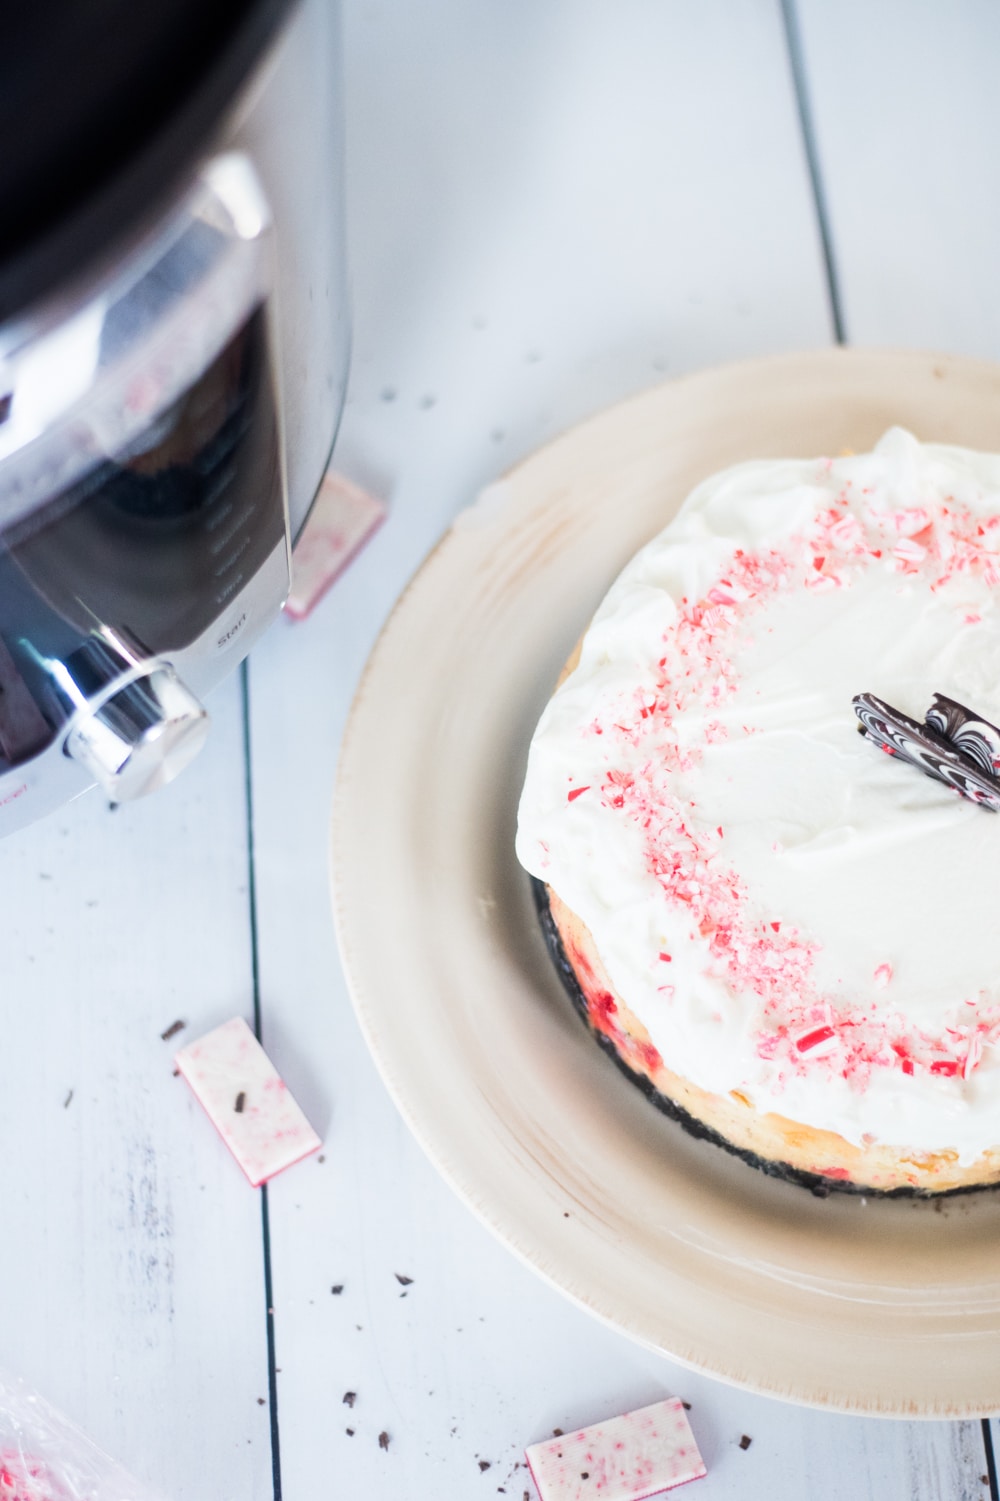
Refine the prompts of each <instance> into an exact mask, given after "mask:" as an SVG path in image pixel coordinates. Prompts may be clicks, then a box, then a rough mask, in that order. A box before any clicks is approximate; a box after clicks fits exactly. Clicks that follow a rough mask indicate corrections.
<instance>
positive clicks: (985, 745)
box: [924, 693, 1000, 777]
mask: <svg viewBox="0 0 1000 1501" xmlns="http://www.w3.org/2000/svg"><path fill="white" fill-rule="evenodd" d="M924 719H925V720H926V721H927V723H928V724H929V725H930V727H931V729H932V730H940V732H941V734H942V735H944V737H945V739H946V740H950V741H951V743H952V745H954V746H955V747H956V749H958V750H960V751H961V752H962V753H963V755H966V756H971V758H972V760H973V761H975V762H976V763H977V765H979V766H981V767H982V769H983V771H985V772H986V774H987V776H993V777H995V776H998V775H1000V729H997V727H996V725H995V724H990V722H989V720H988V719H980V717H979V715H978V714H974V713H973V712H972V710H971V709H967V708H966V707H965V705H964V704H960V703H958V702H957V700H955V699H953V698H946V697H945V695H944V694H943V693H935V695H934V702H933V703H932V704H931V706H930V708H929V709H928V710H927V713H926V714H925V715H924Z"/></svg>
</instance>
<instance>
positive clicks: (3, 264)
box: [0, 0, 348, 833]
mask: <svg viewBox="0 0 1000 1501" xmlns="http://www.w3.org/2000/svg"><path fill="white" fill-rule="evenodd" d="M38 9H39V10H43V9H45V8H41V7H40V8H38ZM57 9H59V8H58V7H57ZM147 11H151V12H155V15H152V16H147V14H146V13H147ZM161 12H162V14H161ZM33 14H34V13H33ZM65 16H66V22H67V25H68V26H69V27H70V31H71V33H72V34H71V36H70V38H69V42H70V43H71V42H73V40H74V38H75V37H76V33H74V32H73V27H74V26H76V27H77V28H78V29H79V28H80V27H81V26H82V27H83V30H84V32H86V36H85V37H84V38H83V39H82V40H81V39H80V38H77V41H78V44H79V46H80V47H83V43H84V41H89V43H90V44H91V46H92V48H93V49H94V50H93V51H92V52H91V53H90V54H88V53H87V52H86V48H85V47H83V51H82V53H78V56H77V59H76V61H77V63H78V71H77V73H75V74H74V75H73V78H72V79H70V77H69V75H64V76H65V78H66V88H67V91H68V93H69V95H70V96H71V97H69V98H68V99H66V100H60V97H59V94H58V89H57V85H58V82H59V79H58V77H57V76H55V74H56V73H57V72H58V68H59V65H60V60H61V59H62V53H63V52H64V51H65V48H66V46H67V45H69V43H67V41H66V39H65V38H60V40H59V43H58V44H53V45H52V46H51V47H49V48H46V47H45V45H44V44H45V41H46V38H45V36H44V34H43V32H42V31H41V30H40V29H39V28H40V26H42V24H43V23H42V22H40V21H39V20H38V18H37V17H36V18H35V20H32V19H31V18H30V17H29V18H28V19H27V20H26V21H25V22H24V26H23V28H22V31H23V34H18V33H17V31H16V28H15V35H14V36H13V38H12V39H11V38H5V50H4V54H3V56H4V57H6V58H7V60H8V61H7V63H6V64H5V63H4V62H3V61H2V60H0V100H2V99H4V98H6V99H7V105H3V104H2V103H0V131H2V130H3V129H4V126H5V123H7V124H11V125H13V122H12V121H5V119H4V111H5V109H7V110H10V109H13V108H14V106H15V105H17V103H18V99H17V98H16V97H14V98H13V99H12V98H11V96H10V94H9V93H6V94H5V83H10V84H11V88H12V89H14V93H15V95H16V92H17V90H16V87H15V85H16V84H17V80H18V79H21V78H23V76H24V75H25V74H27V76H29V77H31V78H33V79H34V80H35V84H36V86H37V87H38V88H39V89H41V90H43V91H47V93H43V98H44V99H46V100H47V103H48V105H49V106H50V107H51V108H52V109H54V110H55V112H56V115H57V117H58V118H57V120H56V123H55V126H53V127H52V129H51V130H49V131H48V134H47V135H46V134H45V132H44V131H43V136H44V139H43V140H42V141H41V142H40V143H37V142H36V143H35V144H34V145H33V146H31V147H28V148H26V151H27V160H26V161H22V162H20V163H15V164H14V166H13V167H11V165H10V163H8V164H7V166H6V167H5V166H3V165H0V833H5V832H8V831H9V830H10V829H12V828H14V827H17V826H19V825H21V824H24V823H26V822H28V821H30V820H31V819H33V818H36V817H38V816H39V815H40V814H42V813H44V812H46V811H48V810H49V809H51V808H53V807H54V806H56V805H58V804H59V803H61V802H63V801H65V800H66V799H67V798H70V797H73V796H75V795H76V794H77V793H78V792H80V791H82V790H84V789H85V788H86V787H87V786H89V785H91V784H93V783H94V782H97V783H100V784H101V785H102V786H103V787H104V789H105V791H106V792H107V794H108V796H109V797H110V798H112V799H113V800H116V801H118V800H121V799H124V798H129V797H135V796H138V795H140V794H143V793H145V792H149V791H152V790H154V789H155V788H157V787H159V786H161V785H163V783H165V782H166V781H169V780H170V779H171V778H172V777H173V776H174V775H176V774H177V772H178V771H180V770H181V769H182V768H183V767H184V766H185V765H187V763H188V762H189V761H190V760H191V758H192V756H193V755H194V754H195V753H196V752H197V750H198V749H199V747H200V746H201V744H202V743H203V741H204V738H205V734H206V731H207V725H208V719H207V715H206V712H205V709H204V707H203V706H202V703H201V696H202V695H203V694H204V693H205V692H206V691H207V690H208V689H210V688H211V687H212V686H213V684H215V683H216V682H217V681H218V680H219V679H220V678H221V677H223V676H224V675H225V674H226V673H227V672H229V671H230V670H231V669H232V668H233V667H234V666H235V664H236V663H238V662H239V661H240V660H241V658H242V657H243V656H244V655H245V654H246V652H247V651H248V650H249V648H250V646H251V645H252V644H253V642H254V641H255V640H256V639H257V637H258V636H259V635H260V633H261V631H262V630H263V629H264V628H265V627H266V626H267V624H268V623H269V622H270V621H271V620H272V619H273V618H274V616H275V615H276V614H277V613H278V611H279V609H280V607H281V604H282V602H283V600H284V597H285V594H286V593H287V589H288V582H289V558H290V548H291V543H292V541H293V539H294V537H295V535H296V533H297V531H298V530H299V528H300V527H301V524H302V522H303V521H304V519H305V516H306V514H307V512H308V509H309V506H310V504H311V502H312V499H313V496H314V495H315V493H316V490H317V488H318V485H319V483H320V480H321V478H322V475H323V471H324V469H325V467H326V464H327V461H328V458H329V453H330V449H331V447H332V443H333V437H334V433H335V430H336V425H337V422H338V419H339V415H340V410H341V407H342V404H343V393H344V385H345V381H346V367H347V352H348V338H347V319H346V298H345V289H344V258H343V242H342V203H343V193H342V171H341V141H340V132H339V118H340V117H339V97H338V57H337V43H338V32H337V15H336V10H335V6H334V0H300V3H299V4H297V5H288V4H286V3H277V0H267V3H249V0H240V3H235V0H230V3H228V4H225V3H220V0H197V4H194V3H193V0H191V3H189V0H172V4H171V5H170V6H168V7H165V8H164V7H142V6H135V5H134V4H133V3H132V0H128V3H127V4H126V3H121V0H71V3H70V4H68V5H67V6H66V7H65ZM71 17H74V18H75V19H73V20H72V21H71V19H70V18H71ZM81 17H82V18H83V19H82V20H81ZM88 18H89V20H90V21H91V22H92V23H93V24H92V28H91V32H92V34H91V32H87V29H86V26H84V25H83V22H84V21H85V20H87V19H88ZM57 20H58V18H57ZM45 24H48V25H49V26H50V28H51V25H52V18H51V17H48V19H47V22H46V23H45ZM116 24H118V25H120V26H121V27H122V28H123V29H124V30H125V32H127V35H126V36H124V37H118V38H116V36H115V34H114V27H115V25H116ZM102 39H103V44H104V46H105V47H107V48H110V49H111V53H112V55H111V56H110V57H105V56H104V55H103V53H102V52H101V51H100V44H101V42H102ZM8 43H9V45H8ZM199 49H200V50H199ZM53 52H54V53H55V56H53V55H52V54H53ZM12 56H13V57H14V58H15V59H18V57H19V61H18V62H17V69H19V70H20V71H17V70H15V69H14V68H13V67H12V65H11V63H10V59H11V57H12ZM5 68H6V73H7V75H8V76H6V77H5ZM80 70H82V73H81V72H80ZM95 70H96V75H97V76H96V77H95V76H94V74H95ZM81 78H82V81H81ZM53 90H56V92H55V93H54V92H53ZM77 96H79V97H77ZM38 113H39V101H38V99H36V100H35V105H34V115H35V116H37V115H38ZM20 129H21V132H22V138H25V137H24V121H23V119H22V120H21V122H20ZM88 131H89V132H90V134H89V135H88ZM130 131H131V134H129V132H130ZM50 137H51V139H50ZM8 139H10V137H8ZM33 152H34V156H35V157H36V158H37V160H36V159H33ZM46 152H47V153H48V157H47V158H46V156H45V153H46ZM67 157H69V158H70V159H71V164H72V165H73V171H72V172H70V171H69V170H68V169H67V170H65V171H64V170H63V169H64V165H65V161H66V158H67ZM47 163H48V165H47ZM31 173H34V176H32V175H31ZM53 173H55V178H56V180H55V183H54V185H53V181H52V176H53ZM60 174H62V175H60Z"/></svg>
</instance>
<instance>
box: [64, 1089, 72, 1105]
mask: <svg viewBox="0 0 1000 1501" xmlns="http://www.w3.org/2000/svg"><path fill="white" fill-rule="evenodd" d="M72 1098H73V1091H72V1090H70V1092H69V1094H68V1095H67V1096H66V1098H65V1099H64V1100H63V1109H64V1110H68V1109H69V1103H70V1101H71V1100H72Z"/></svg>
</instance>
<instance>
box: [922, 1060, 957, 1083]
mask: <svg viewBox="0 0 1000 1501" xmlns="http://www.w3.org/2000/svg"><path fill="white" fill-rule="evenodd" d="M930 1071H931V1073H932V1074H940V1075H941V1076H942V1077H943V1078H945V1079H953V1078H954V1077H955V1075H956V1074H960V1073H961V1072H962V1065H961V1064H960V1063H956V1062H955V1060H954V1059H953V1058H939V1059H938V1060H937V1061H936V1062H935V1063H932V1064H931V1070H930Z"/></svg>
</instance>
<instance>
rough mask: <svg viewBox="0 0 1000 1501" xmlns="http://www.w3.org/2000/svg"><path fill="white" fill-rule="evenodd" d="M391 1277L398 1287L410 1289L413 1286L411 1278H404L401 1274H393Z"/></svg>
mask: <svg viewBox="0 0 1000 1501" xmlns="http://www.w3.org/2000/svg"><path fill="white" fill-rule="evenodd" d="M393 1276H394V1277H395V1279H396V1281H397V1282H398V1283H399V1285H400V1287H410V1286H412V1284H413V1278H412V1277H404V1275H403V1273H402V1272H393Z"/></svg>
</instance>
